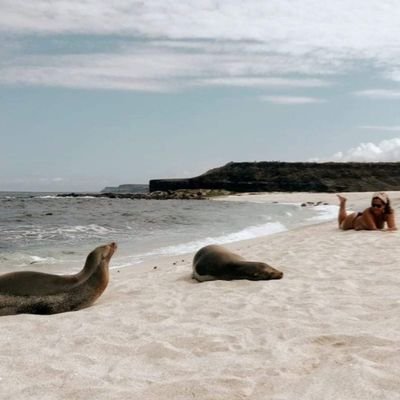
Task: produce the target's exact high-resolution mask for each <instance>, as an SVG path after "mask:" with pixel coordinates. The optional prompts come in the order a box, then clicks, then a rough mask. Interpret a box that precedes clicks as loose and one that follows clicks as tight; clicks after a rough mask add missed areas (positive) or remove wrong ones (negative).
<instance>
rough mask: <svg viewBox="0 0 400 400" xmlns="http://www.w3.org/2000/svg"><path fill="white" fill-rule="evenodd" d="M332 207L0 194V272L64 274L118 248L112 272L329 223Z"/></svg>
mask: <svg viewBox="0 0 400 400" xmlns="http://www.w3.org/2000/svg"><path fill="white" fill-rule="evenodd" d="M336 214H337V206H328V205H325V206H324V205H320V206H316V207H301V205H300V204H280V203H254V202H245V201H244V202H231V201H223V200H222V201H213V200H200V201H196V200H131V199H109V198H95V197H71V198H68V197H57V196H56V195H55V194H52V193H6V192H0V272H1V273H3V272H6V271H12V270H13V269H28V268H29V266H31V265H33V264H35V269H36V270H37V269H38V267H39V268H40V267H41V266H44V267H46V271H49V269H50V270H51V269H52V267H54V271H55V272H58V271H63V272H65V273H68V272H72V271H71V268H73V269H75V270H76V268H78V266H79V268H80V267H81V266H82V264H83V262H84V260H85V258H86V256H87V254H88V253H89V252H90V251H91V250H92V249H93V248H95V247H97V246H99V245H101V244H106V243H109V242H111V241H115V242H117V243H118V252H117V253H116V254H115V256H114V257H113V260H112V267H113V268H122V267H134V265H135V264H137V263H140V262H141V261H144V260H146V258H148V257H157V256H162V255H179V254H184V253H188V252H194V251H196V250H197V249H199V248H200V247H202V246H204V245H207V244H211V243H217V244H224V243H229V242H234V241H238V240H244V239H251V238H255V237H259V236H264V235H270V234H274V233H277V232H282V231H285V230H288V229H293V228H296V227H299V226H303V225H307V224H312V223H316V222H319V221H322V220H324V219H325V220H327V219H331V218H334V217H335V216H336Z"/></svg>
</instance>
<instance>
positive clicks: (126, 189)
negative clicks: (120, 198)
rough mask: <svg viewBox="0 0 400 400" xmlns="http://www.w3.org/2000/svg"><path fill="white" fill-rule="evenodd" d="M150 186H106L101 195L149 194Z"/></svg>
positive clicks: (131, 184)
mask: <svg viewBox="0 0 400 400" xmlns="http://www.w3.org/2000/svg"><path fill="white" fill-rule="evenodd" d="M148 191H149V185H145V184H133V183H129V184H127V183H126V184H123V185H119V186H106V187H105V188H104V189H103V190H101V191H100V193H147V192H148Z"/></svg>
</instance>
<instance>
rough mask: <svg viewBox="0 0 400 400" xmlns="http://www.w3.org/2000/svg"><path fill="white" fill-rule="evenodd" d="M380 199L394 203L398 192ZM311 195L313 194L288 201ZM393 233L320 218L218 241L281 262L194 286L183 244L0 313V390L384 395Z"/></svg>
mask: <svg viewBox="0 0 400 400" xmlns="http://www.w3.org/2000/svg"><path fill="white" fill-rule="evenodd" d="M347 195H348V194H347ZM389 195H390V196H391V200H392V201H393V205H394V208H395V210H396V211H397V212H398V210H399V204H400V192H396V193H391V192H389ZM250 196H251V197H252V198H253V197H254V195H250ZM296 196H297V197H296ZM309 196H310V197H311V196H314V199H315V201H319V200H320V199H321V198H322V196H320V194H314V193H313V194H307V195H304V196H298V194H293V195H292V196H291V199H292V200H293V199H298V200H300V202H302V201H303V200H306V199H307V197H309ZM330 196H335V194H331V195H330ZM267 197H268V201H278V200H277V199H286V198H287V194H285V195H282V194H272V195H270V196H268V195H267ZM289 197H290V196H289ZM317 197H318V199H317ZM348 198H349V205H350V204H351V206H352V207H353V206H354V207H367V206H368V204H369V201H370V196H369V195H368V194H365V193H361V194H354V195H348ZM258 200H261V198H259V199H258ZM258 200H257V201H258ZM233 201H237V200H233ZM282 201H283V200H282ZM332 204H334V203H333V201H332ZM399 242H400V232H399V231H395V232H376V231H375V232H372V231H359V232H356V231H341V230H339V229H338V228H337V224H336V221H328V222H324V223H319V224H314V225H308V226H305V227H299V228H296V229H293V230H289V231H285V232H281V233H276V234H274V235H269V236H263V237H259V238H255V239H248V240H245V241H239V242H233V243H230V244H226V245H224V246H225V247H227V248H229V249H231V250H232V251H234V252H237V253H239V254H241V255H242V256H244V257H245V258H246V259H252V260H258V261H264V262H267V263H268V264H270V265H272V266H274V267H276V268H277V269H279V270H281V271H283V272H284V277H283V279H281V280H276V281H246V280H243V281H210V282H203V283H198V282H196V281H194V280H192V279H191V262H192V256H193V253H188V254H185V255H180V256H171V257H156V258H155V259H152V260H148V261H149V262H147V263H142V264H138V265H134V266H132V268H124V269H121V270H120V271H119V272H118V270H116V269H111V272H110V275H111V276H110V283H109V286H108V287H107V289H106V291H105V293H104V294H103V295H102V296H101V297H100V298H99V299H98V301H97V302H96V303H95V304H94V305H93V306H92V307H89V308H87V309H84V310H81V311H77V312H72V313H64V314H57V315H50V316H37V315H18V316H5V317H1V322H2V332H1V334H0V346H1V347H2V349H3V351H2V363H1V364H0V378H1V379H0V386H1V389H2V393H3V396H4V398H12V397H13V398H18V399H34V398H41V399H43V400H47V399H49V400H50V399H51V400H53V399H65V400H66V399H71V398H73V399H77V400H80V399H87V398H88V397H89V398H96V399H98V400H102V399H104V400H105V399H107V400H108V399H110V398H112V399H121V400H122V399H127V398H141V399H144V400H161V399H165V398H173V399H174V400H175V399H176V400H187V399H190V398H198V399H201V400H216V399H218V400H242V399H249V400H265V399H266V398H268V399H272V400H298V399H299V398H302V399H324V400H337V399H340V400H365V399H378V398H379V399H380V400H393V399H396V398H398V394H399V392H400V380H399V379H398V375H397V372H396V371H397V370H398V369H399V368H400V359H399V357H397V353H398V351H399V350H400V340H399V338H398V331H399V330H400V322H399V319H398V317H397V315H398V311H399V310H400V302H399V299H398V287H399V285H400V277H399V274H398V269H399V264H398V260H399V258H400V246H399ZM154 262H156V263H157V264H154ZM154 266H157V268H155V269H154ZM111 267H113V264H112V261H111ZM32 331H34V332H35V335H32ZM16 332H17V333H18V334H16Z"/></svg>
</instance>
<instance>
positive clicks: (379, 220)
mask: <svg viewBox="0 0 400 400" xmlns="http://www.w3.org/2000/svg"><path fill="white" fill-rule="evenodd" d="M337 197H338V198H339V201H340V208H339V215H338V222H339V228H341V229H343V230H347V229H355V230H357V231H359V230H362V229H366V230H372V231H374V230H378V229H383V228H384V226H385V222H386V223H387V230H389V231H395V230H397V228H396V221H395V218H394V210H393V209H392V207H390V200H389V197H388V195H387V194H386V193H383V192H378V193H374V194H373V196H372V200H371V207H368V208H366V209H365V210H364V211H363V212H358V213H357V212H354V213H351V214H348V215H347V213H346V200H347V199H346V198H345V197H343V196H340V195H337Z"/></svg>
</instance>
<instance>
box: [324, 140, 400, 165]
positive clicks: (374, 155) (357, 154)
mask: <svg viewBox="0 0 400 400" xmlns="http://www.w3.org/2000/svg"><path fill="white" fill-rule="evenodd" d="M325 161H338V162H347V161H358V162H379V161H380V162H399V161H400V138H393V139H389V140H382V141H381V142H379V143H378V144H375V143H371V142H368V143H360V144H359V145H358V146H357V147H354V148H351V149H349V150H347V151H345V152H338V153H336V154H334V155H333V156H332V157H330V158H329V159H327V160H325Z"/></svg>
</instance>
